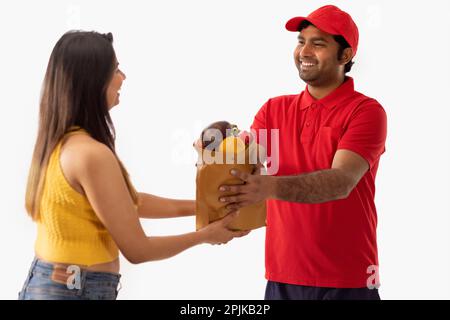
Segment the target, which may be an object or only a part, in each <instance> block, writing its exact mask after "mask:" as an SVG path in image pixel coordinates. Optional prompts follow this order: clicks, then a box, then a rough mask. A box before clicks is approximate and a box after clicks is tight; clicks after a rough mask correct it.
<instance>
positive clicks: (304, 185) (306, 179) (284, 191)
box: [272, 169, 353, 203]
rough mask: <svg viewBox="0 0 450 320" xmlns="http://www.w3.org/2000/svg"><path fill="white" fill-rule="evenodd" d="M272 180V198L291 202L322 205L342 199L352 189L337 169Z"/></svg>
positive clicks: (349, 180) (344, 176)
mask: <svg viewBox="0 0 450 320" xmlns="http://www.w3.org/2000/svg"><path fill="white" fill-rule="evenodd" d="M273 178H274V179H273V180H272V185H273V198H275V199H278V200H284V201H291V202H301V203H322V202H327V201H332V200H339V199H344V198H346V197H347V196H348V195H349V193H350V191H351V190H352V188H353V185H352V180H351V179H350V178H349V177H348V176H346V175H345V174H344V173H343V172H342V171H341V170H339V169H328V170H322V171H315V172H311V173H307V174H302V175H298V176H284V177H273Z"/></svg>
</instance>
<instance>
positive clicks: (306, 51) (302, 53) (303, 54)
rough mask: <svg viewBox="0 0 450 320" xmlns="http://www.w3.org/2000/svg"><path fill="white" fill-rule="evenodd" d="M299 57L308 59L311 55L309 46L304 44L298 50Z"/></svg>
mask: <svg viewBox="0 0 450 320" xmlns="http://www.w3.org/2000/svg"><path fill="white" fill-rule="evenodd" d="M299 55H300V57H310V56H311V55H312V50H311V46H310V45H309V44H304V45H303V47H302V48H300V52H299Z"/></svg>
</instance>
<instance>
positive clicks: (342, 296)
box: [264, 281, 380, 300]
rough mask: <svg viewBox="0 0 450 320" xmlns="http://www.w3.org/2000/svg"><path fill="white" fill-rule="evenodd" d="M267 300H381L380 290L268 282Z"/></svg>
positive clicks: (265, 297)
mask: <svg viewBox="0 0 450 320" xmlns="http://www.w3.org/2000/svg"><path fill="white" fill-rule="evenodd" d="M264 299H265V300H380V296H379V294H378V289H369V288H322V287H308V286H299V285H295V284H287V283H280V282H273V281H268V282H267V286H266V293H265V296H264Z"/></svg>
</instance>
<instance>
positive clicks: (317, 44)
mask: <svg viewBox="0 0 450 320" xmlns="http://www.w3.org/2000/svg"><path fill="white" fill-rule="evenodd" d="M314 45H315V46H316V47H324V46H325V45H324V44H323V43H315V44H314Z"/></svg>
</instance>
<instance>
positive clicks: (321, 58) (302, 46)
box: [294, 25, 345, 86]
mask: <svg viewBox="0 0 450 320" xmlns="http://www.w3.org/2000/svg"><path fill="white" fill-rule="evenodd" d="M338 51H339V44H338V43H337V42H336V41H335V39H334V37H333V36H332V35H330V34H328V33H326V32H323V31H321V30H319V29H317V28H316V27H315V26H313V25H309V26H307V27H306V28H304V29H303V30H301V32H300V33H299V35H298V45H297V47H296V48H295V51H294V58H295V65H296V66H297V69H298V71H299V75H300V78H301V79H302V80H303V81H305V82H306V83H307V84H309V85H313V86H320V85H326V84H328V83H330V82H333V81H334V80H335V79H338V78H339V75H340V74H341V73H343V69H344V65H345V63H343V62H342V61H340V60H339V59H338Z"/></svg>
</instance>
